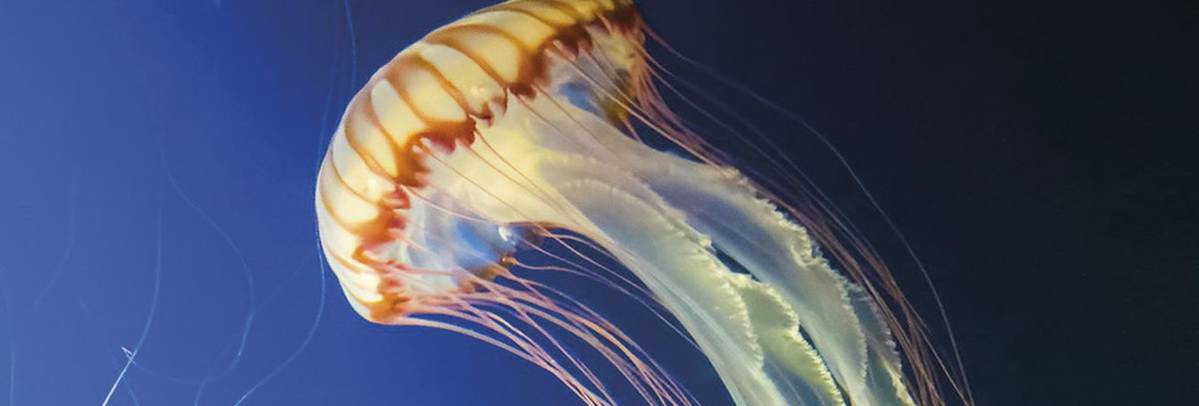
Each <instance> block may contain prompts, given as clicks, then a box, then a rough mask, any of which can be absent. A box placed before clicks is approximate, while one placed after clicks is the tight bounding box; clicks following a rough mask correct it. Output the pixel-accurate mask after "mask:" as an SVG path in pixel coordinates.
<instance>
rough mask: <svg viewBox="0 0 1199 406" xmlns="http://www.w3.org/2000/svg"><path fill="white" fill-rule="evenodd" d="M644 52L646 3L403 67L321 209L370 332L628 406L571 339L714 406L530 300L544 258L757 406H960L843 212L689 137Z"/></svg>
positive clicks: (605, 335)
mask: <svg viewBox="0 0 1199 406" xmlns="http://www.w3.org/2000/svg"><path fill="white" fill-rule="evenodd" d="M647 38H650V39H653V38H656V35H655V34H653V32H652V31H649V29H648V27H646V26H645V23H644V20H643V19H642V18H641V17H640V15H639V13H638V11H637V9H636V8H635V6H634V5H633V4H632V2H631V1H630V0H513V1H508V2H505V3H502V4H498V5H495V6H492V7H489V8H485V9H482V10H480V11H477V12H475V13H473V14H470V15H467V16H465V17H463V18H461V19H459V20H457V21H455V22H453V23H451V24H449V25H446V26H443V27H441V28H438V29H436V30H434V31H432V32H431V33H429V34H428V35H427V36H425V37H423V38H422V39H421V40H419V41H417V42H416V43H414V44H412V45H410V46H408V47H407V48H405V49H404V50H403V51H401V52H399V54H398V55H396V56H395V57H394V58H393V59H392V60H391V61H390V62H388V63H387V64H385V65H384V66H382V67H381V68H380V69H379V70H378V71H377V72H376V73H375V74H374V75H373V76H372V77H371V78H370V80H369V81H368V82H367V83H366V85H365V86H364V87H363V88H362V89H361V91H359V92H358V93H357V94H356V96H355V97H354V98H353V99H352V101H351V102H350V103H349V105H348V107H347V108H346V110H345V113H344V115H343V116H342V119H341V122H340V125H339V126H338V128H337V130H336V133H335V134H334V135H333V138H332V141H331V143H330V146H329V148H328V151H327V153H326V155H325V158H324V161H323V163H322V165H321V168H320V173H319V175H318V180H317V187H316V212H317V218H318V223H319V235H320V240H321V245H322V249H323V252H324V254H325V257H326V258H327V262H328V265H329V266H330V268H331V269H332V270H333V272H334V273H335V274H336V276H337V279H338V281H339V282H340V285H341V287H342V289H343V291H344V293H345V296H346V298H347V299H348V302H349V304H350V305H351V306H352V307H353V309H354V310H355V311H356V312H357V313H358V314H359V315H361V316H362V317H363V318H365V319H367V320H369V321H371V322H375V323H381V324H387V325H397V326H424V327H433V328H439V329H444V330H449V331H453V332H456V333H461V334H465V335H467V336H470V337H473V338H475V339H478V340H480V341H483V342H485V343H488V344H490V345H494V346H495V347H498V348H500V349H502V350H505V351H508V352H510V353H512V354H514V355H515V356H518V357H520V358H523V359H525V360H527V361H528V362H531V363H533V364H534V365H536V366H538V367H540V368H542V369H544V370H545V371H548V372H549V373H550V374H552V376H553V377H555V378H556V379H557V380H559V381H561V383H562V384H564V385H565V386H566V387H567V388H568V389H569V390H571V391H572V392H573V393H574V394H575V395H577V397H578V398H579V399H580V401H581V402H583V403H584V404H587V405H612V404H615V403H616V400H615V399H614V396H613V394H612V393H611V390H610V389H609V388H610V387H611V383H609V382H604V381H603V380H602V379H600V374H598V373H596V367H595V366H594V365H589V364H588V362H585V360H584V359H583V358H582V357H579V356H577V355H576V354H575V353H574V351H575V350H574V349H572V347H570V346H569V345H567V344H564V340H565V339H566V337H559V336H561V335H566V336H569V338H570V339H571V340H576V341H577V342H581V343H584V344H585V346H586V347H587V348H588V350H593V351H594V353H595V354H598V355H599V356H600V357H601V358H602V359H604V360H606V361H607V362H608V364H609V365H610V367H612V368H614V370H615V371H616V372H617V373H618V375H619V376H620V377H623V378H624V381H625V382H627V384H628V385H629V386H630V387H631V388H632V389H633V390H635V392H636V395H637V396H640V398H641V399H642V400H644V401H645V403H647V404H670V405H675V404H678V405H690V404H697V403H699V402H698V400H697V399H695V398H694V397H693V396H691V395H690V394H689V392H688V391H687V390H686V388H684V387H682V385H680V384H679V383H678V382H677V381H676V380H675V379H674V378H672V377H671V375H670V374H669V373H668V371H667V370H666V369H665V368H664V367H663V366H662V365H660V364H659V363H658V362H657V361H655V359H654V357H653V356H652V355H653V354H649V353H647V351H646V350H644V349H643V348H642V347H641V346H639V345H638V343H637V342H636V341H635V340H633V339H632V338H631V337H630V336H629V335H628V334H626V333H625V332H624V331H623V330H621V329H620V327H619V326H616V325H615V324H614V323H612V322H610V321H608V320H607V319H606V318H605V317H603V315H602V314H600V312H597V311H595V310H594V309H592V308H591V307H589V306H588V305H587V304H585V303H581V302H579V301H577V300H574V299H572V298H571V297H570V296H569V295H567V294H564V293H563V292H562V291H561V290H559V289H556V288H555V287H554V286H548V285H546V284H544V283H541V282H538V281H537V280H535V279H533V278H530V277H528V276H526V275H525V274H526V273H527V272H529V269H531V268H534V267H536V266H534V265H529V264H523V263H521V262H520V260H518V259H517V257H516V255H515V253H516V252H517V251H518V250H522V249H531V250H542V251H543V252H544V254H545V255H550V256H554V257H555V258H557V259H560V260H561V262H562V264H563V265H562V266H548V267H547V266H543V267H541V269H542V270H551V271H557V272H567V273H572V274H577V275H580V276H585V277H589V278H591V279H593V280H595V281H598V282H599V283H604V284H606V285H607V286H610V287H612V288H614V289H619V290H620V291H622V292H626V293H630V296H637V297H647V298H649V301H650V302H652V303H651V304H652V306H650V307H649V308H652V309H658V310H654V311H662V312H664V313H666V314H668V315H669V317H670V319H672V320H675V321H676V323H677V325H678V326H679V327H680V329H681V330H682V331H683V332H685V336H686V337H687V341H688V342H689V343H690V345H694V346H695V347H696V348H698V349H699V350H700V351H701V352H702V353H703V355H704V356H705V357H706V358H707V359H708V361H709V362H710V364H711V365H712V367H713V368H714V370H715V371H716V373H717V375H718V376H719V377H720V380H721V381H722V383H723V384H724V385H725V387H726V388H727V391H728V393H729V395H730V396H731V398H732V399H733V400H734V402H736V403H737V404H739V405H845V404H853V405H914V404H941V403H943V401H944V400H943V399H944V397H943V396H942V395H940V394H939V392H938V387H937V384H936V379H933V378H932V377H933V376H934V375H935V374H937V372H938V370H939V369H938V368H939V367H940V366H941V365H943V364H941V363H939V361H938V360H939V358H936V357H929V356H928V355H927V351H928V349H929V347H930V344H929V341H928V340H927V339H926V338H925V337H924V336H923V335H922V334H921V332H920V331H922V330H920V329H919V328H917V327H915V326H912V324H917V322H918V319H917V318H915V317H914V316H913V315H912V312H911V311H910V306H909V305H907V302H906V301H904V300H903V298H902V296H901V295H899V294H898V291H897V290H896V288H895V285H894V279H891V278H890V277H888V276H887V274H886V272H885V267H883V266H881V265H879V264H878V263H877V261H875V260H873V258H874V257H872V256H870V255H854V254H852V252H855V250H857V251H860V248H861V247H862V246H863V243H862V242H861V241H857V240H856V239H854V238H848V240H847V241H843V240H842V239H844V237H845V236H846V235H849V236H850V237H852V234H846V233H843V232H838V231H837V230H844V226H843V225H842V224H840V223H838V222H837V221H835V219H834V217H832V216H830V215H828V213H829V212H830V211H829V210H828V208H827V207H822V206H821V205H818V204H802V203H796V202H789V201H788V200H787V199H784V198H782V197H780V196H783V195H782V194H780V193H778V191H777V189H775V188H771V187H766V186H763V185H764V182H763V181H762V180H761V179H755V178H751V177H750V176H746V175H745V174H743V173H742V172H741V171H739V170H738V169H736V168H734V167H733V166H731V165H730V164H728V160H727V159H725V158H724V157H723V154H722V153H721V152H720V151H718V150H717V149H716V148H714V147H713V146H712V145H711V143H709V142H708V141H706V140H705V138H704V137H702V136H700V135H699V134H697V133H696V131H694V130H691V129H689V126H688V125H687V122H686V121H685V120H684V119H682V118H680V117H679V116H678V115H676V114H674V113H673V112H672V111H671V110H670V109H669V107H668V106H667V105H666V103H665V102H664V98H663V97H662V94H661V93H660V90H659V89H660V88H661V83H660V82H661V80H662V79H663V69H664V68H662V67H661V66H660V65H659V64H658V63H657V62H656V61H655V59H654V58H653V57H652V56H651V55H650V53H649V51H647V46H646V44H647V42H646V41H647ZM650 136H653V137H658V138H660V139H662V140H666V141H668V142H669V144H670V145H672V146H674V148H670V149H667V148H662V147H661V146H660V145H659V146H658V147H654V146H652V145H651V143H650V142H647V141H646V140H645V138H646V137H650ZM548 240H555V241H562V242H564V244H563V245H564V246H566V247H589V248H592V250H589V252H600V253H602V255H604V256H606V257H609V258H611V259H613V260H615V261H617V262H619V263H620V264H621V265H622V266H623V267H625V268H627V274H628V275H631V278H635V281H629V280H627V279H628V277H625V276H622V275H623V274H621V273H619V272H616V271H613V270H611V269H609V268H608V267H606V266H604V265H603V264H602V263H601V262H600V261H597V260H596V259H595V258H591V257H589V255H595V254H586V253H584V252H582V250H581V249H580V250H575V249H573V248H572V249H570V251H571V255H561V254H556V253H554V252H550V251H548V250H544V249H542V248H539V246H540V244H541V243H542V242H544V241H548ZM818 247H820V248H818ZM821 252H831V253H832V254H831V255H834V256H835V259H836V260H837V264H838V266H837V268H838V269H834V263H833V262H831V261H830V260H829V259H828V258H826V257H824V256H823V255H822V254H821ZM871 270H875V271H876V272H873V273H872V272H871ZM879 270H882V272H877V271H879ZM896 303H898V305H896Z"/></svg>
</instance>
